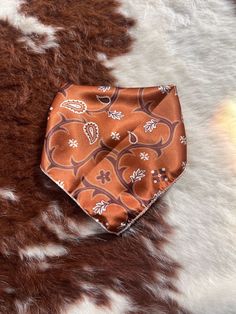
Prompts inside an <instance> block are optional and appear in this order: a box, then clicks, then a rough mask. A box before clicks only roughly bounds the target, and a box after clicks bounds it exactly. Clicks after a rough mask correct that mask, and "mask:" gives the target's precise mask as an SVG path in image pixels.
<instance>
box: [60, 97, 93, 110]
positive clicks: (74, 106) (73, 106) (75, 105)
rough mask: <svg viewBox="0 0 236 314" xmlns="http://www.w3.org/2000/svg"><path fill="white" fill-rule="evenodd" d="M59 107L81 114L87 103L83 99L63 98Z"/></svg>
mask: <svg viewBox="0 0 236 314" xmlns="http://www.w3.org/2000/svg"><path fill="white" fill-rule="evenodd" d="M60 107H63V108H66V109H68V110H70V111H72V112H74V113H77V114H82V113H84V112H85V111H86V110H87V105H86V103H85V102H84V101H82V100H78V99H68V100H64V101H63V102H62V103H61V104H60Z"/></svg>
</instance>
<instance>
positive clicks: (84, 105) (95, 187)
mask: <svg viewBox="0 0 236 314" xmlns="http://www.w3.org/2000/svg"><path fill="white" fill-rule="evenodd" d="M185 165H186V135H185V128H184V123H183V119H182V114H181V108H180V102H179V98H178V95H177V90H176V86H174V85H168V86H153V87H145V88H121V87H110V86H78V85H75V84H66V85H65V86H64V87H62V88H61V89H60V91H59V92H58V93H57V95H56V97H55V99H54V101H53V103H52V106H51V107H50V110H49V116H48V125H47V131H46V137H45V143H44V148H43V153H42V162H41V169H42V170H43V172H44V173H45V174H46V175H47V176H49V177H50V178H51V179H52V180H53V181H54V182H56V183H57V184H58V185H59V186H60V187H61V188H62V189H63V190H64V191H65V192H66V193H67V194H68V195H69V196H70V197H71V198H72V199H73V200H74V201H75V202H76V203H77V204H78V205H79V206H80V207H81V208H82V209H83V210H84V211H85V212H86V213H87V214H88V215H89V216H91V217H92V218H93V219H95V220H96V221H97V222H99V223H100V224H101V225H102V226H103V227H104V228H105V229H106V230H107V231H108V232H112V233H116V234H120V233H121V232H123V231H124V230H126V229H127V228H128V227H129V226H130V225H131V224H132V223H133V222H134V221H135V220H136V219H137V218H139V217H140V216H141V215H142V214H144V213H145V211H146V210H147V209H148V208H149V207H150V206H151V205H152V204H153V202H154V201H155V200H156V199H157V198H158V197H159V196H160V195H161V194H162V193H163V192H165V191H166V190H167V189H168V188H169V187H170V186H171V185H172V184H173V183H174V182H175V181H176V180H177V178H178V177H179V176H180V174H181V173H182V172H183V170H184V168H185Z"/></svg>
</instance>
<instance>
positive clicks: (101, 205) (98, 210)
mask: <svg viewBox="0 0 236 314" xmlns="http://www.w3.org/2000/svg"><path fill="white" fill-rule="evenodd" d="M108 205H109V203H108V202H106V201H104V200H102V201H101V202H98V203H96V205H95V206H94V207H93V212H94V213H95V214H98V215H101V214H102V213H103V212H104V211H106V209H107V206H108Z"/></svg>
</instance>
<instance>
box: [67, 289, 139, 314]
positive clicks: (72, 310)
mask: <svg viewBox="0 0 236 314" xmlns="http://www.w3.org/2000/svg"><path fill="white" fill-rule="evenodd" d="M94 288H96V287H94ZM104 293H105V294H106V295H107V296H108V297H109V300H110V305H109V306H98V305H96V304H95V303H94V302H93V299H92V298H89V297H88V296H84V297H83V298H82V300H79V301H78V302H75V303H73V304H71V305H68V306H67V307H66V309H63V311H62V312H61V314H78V313H93V314H111V313H112V314H124V313H126V312H128V311H129V310H130V309H131V308H132V309H134V307H133V305H132V302H131V301H130V299H129V298H128V297H127V296H125V295H121V294H119V293H117V292H115V291H112V290H105V291H104Z"/></svg>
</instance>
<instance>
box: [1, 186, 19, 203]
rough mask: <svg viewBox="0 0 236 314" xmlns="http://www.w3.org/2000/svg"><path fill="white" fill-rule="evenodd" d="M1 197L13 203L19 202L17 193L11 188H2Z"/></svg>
mask: <svg viewBox="0 0 236 314" xmlns="http://www.w3.org/2000/svg"><path fill="white" fill-rule="evenodd" d="M0 197H2V198H4V199H6V200H8V201H12V202H17V201H18V200H19V198H18V196H17V195H16V194H15V192H14V191H13V190H11V189H9V188H0Z"/></svg>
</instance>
